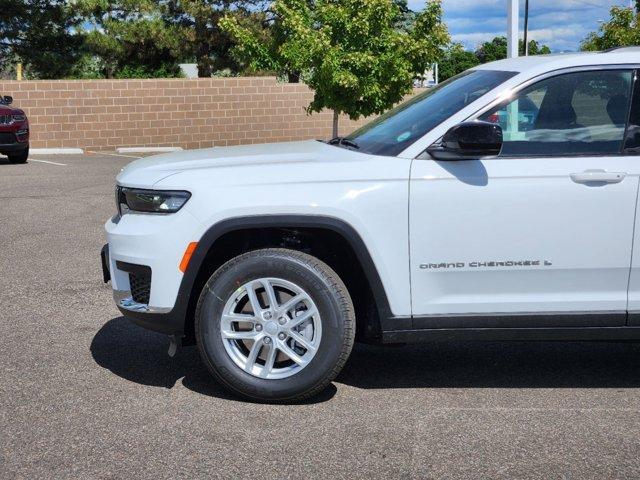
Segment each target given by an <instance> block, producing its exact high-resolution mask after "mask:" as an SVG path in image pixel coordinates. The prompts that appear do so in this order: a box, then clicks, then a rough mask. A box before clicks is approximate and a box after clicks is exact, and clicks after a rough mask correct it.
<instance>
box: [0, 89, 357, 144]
mask: <svg viewBox="0 0 640 480" xmlns="http://www.w3.org/2000/svg"><path fill="white" fill-rule="evenodd" d="M0 94H4V95H12V96H13V97H14V105H15V106H17V107H20V108H22V109H24V110H25V111H26V112H27V115H28V116H29V120H30V124H31V146H32V147H34V148H38V147H48V148H56V147H80V148H87V149H89V150H91V149H97V150H99V149H113V148H116V147H124V146H180V147H183V148H202V147H209V146H212V145H234V144H241V143H261V142H277V141H287V140H300V139H309V138H329V137H330V135H331V121H332V116H331V113H330V112H323V113H320V114H313V115H307V114H306V112H305V110H304V108H305V107H306V106H307V105H308V104H309V102H310V101H311V99H312V96H313V94H312V92H311V91H310V90H309V89H308V88H307V87H306V86H305V85H302V84H282V83H277V82H276V79H275V78H274V77H260V78H230V79H226V78H225V79H222V78H203V79H162V80H155V79H154V80H54V81H24V82H16V81H8V82H6V81H3V82H2V83H0ZM364 122H365V120H364V119H362V120H360V121H358V122H352V121H349V120H348V119H346V118H341V119H340V133H341V134H345V133H348V132H350V131H352V130H353V129H355V128H356V127H357V126H359V125H362V124H363V123H364Z"/></svg>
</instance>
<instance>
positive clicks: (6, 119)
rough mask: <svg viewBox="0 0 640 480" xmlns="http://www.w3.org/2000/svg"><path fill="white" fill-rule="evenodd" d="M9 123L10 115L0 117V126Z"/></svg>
mask: <svg viewBox="0 0 640 480" xmlns="http://www.w3.org/2000/svg"><path fill="white" fill-rule="evenodd" d="M10 123H11V115H0V125H9V124H10Z"/></svg>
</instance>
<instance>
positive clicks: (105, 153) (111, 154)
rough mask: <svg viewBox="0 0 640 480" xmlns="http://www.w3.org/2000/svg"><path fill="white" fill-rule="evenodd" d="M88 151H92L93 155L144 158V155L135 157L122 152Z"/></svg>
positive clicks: (88, 151)
mask: <svg viewBox="0 0 640 480" xmlns="http://www.w3.org/2000/svg"><path fill="white" fill-rule="evenodd" d="M86 152H87V153H91V154H93V155H110V156H112V157H126V158H135V159H138V158H142V157H134V156H133V155H122V154H121V153H107V152H93V151H91V150H87V151H86Z"/></svg>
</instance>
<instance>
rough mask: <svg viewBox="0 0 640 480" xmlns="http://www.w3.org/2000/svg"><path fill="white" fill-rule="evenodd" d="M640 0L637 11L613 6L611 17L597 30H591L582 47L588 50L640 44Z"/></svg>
mask: <svg viewBox="0 0 640 480" xmlns="http://www.w3.org/2000/svg"><path fill="white" fill-rule="evenodd" d="M639 12H640V1H638V2H637V3H636V11H635V12H634V11H633V9H631V8H622V7H612V8H611V10H610V15H611V18H610V19H609V21H607V22H605V23H603V24H602V25H601V26H600V29H599V30H598V31H597V32H591V33H590V34H589V35H588V36H587V38H585V39H584V40H583V41H582V44H581V49H582V50H588V51H597V50H607V49H609V48H616V47H625V46H631V45H640V13H639Z"/></svg>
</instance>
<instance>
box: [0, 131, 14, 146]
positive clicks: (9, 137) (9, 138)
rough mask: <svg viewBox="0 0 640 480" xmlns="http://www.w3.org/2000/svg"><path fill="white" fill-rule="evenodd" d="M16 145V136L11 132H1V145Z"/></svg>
mask: <svg viewBox="0 0 640 480" xmlns="http://www.w3.org/2000/svg"><path fill="white" fill-rule="evenodd" d="M7 143H16V136H15V135H14V134H13V133H9V132H0V144H7Z"/></svg>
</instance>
